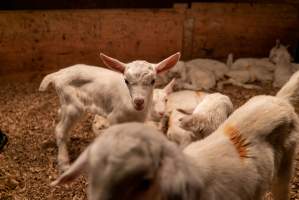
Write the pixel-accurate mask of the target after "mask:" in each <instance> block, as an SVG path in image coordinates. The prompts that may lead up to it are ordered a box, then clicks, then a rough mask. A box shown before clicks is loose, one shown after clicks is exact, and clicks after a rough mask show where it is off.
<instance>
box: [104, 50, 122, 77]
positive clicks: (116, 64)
mask: <svg viewBox="0 0 299 200" xmlns="http://www.w3.org/2000/svg"><path fill="white" fill-rule="evenodd" d="M100 58H101V60H102V61H103V63H104V64H105V65H106V67H108V68H110V69H112V70H116V71H118V72H120V73H124V72H125V69H126V64H125V63H123V62H120V61H119V60H117V59H115V58H111V57H109V56H107V55H105V54H103V53H100Z"/></svg>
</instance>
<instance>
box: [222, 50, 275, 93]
mask: <svg viewBox="0 0 299 200" xmlns="http://www.w3.org/2000/svg"><path fill="white" fill-rule="evenodd" d="M227 66H228V67H229V69H230V70H229V71H228V72H227V73H226V76H228V77H229V79H228V80H226V81H222V82H219V83H218V85H217V86H218V88H219V89H222V88H223V85H225V84H232V85H236V86H239V87H243V88H247V89H260V87H259V86H256V85H252V84H248V83H252V82H255V81H259V82H269V81H272V80H273V71H274V70H275V67H276V66H275V65H274V64H273V63H271V61H270V60H269V59H268V58H239V59H237V60H235V61H234V62H233V54H229V55H228V59H227Z"/></svg>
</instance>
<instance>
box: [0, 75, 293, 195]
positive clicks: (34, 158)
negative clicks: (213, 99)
mask: <svg viewBox="0 0 299 200" xmlns="http://www.w3.org/2000/svg"><path fill="white" fill-rule="evenodd" d="M38 85H39V82H35V81H33V82H31V83H22V84H6V85H3V84H2V85H0V129H1V130H2V131H3V132H5V133H7V135H8V137H9V142H8V144H7V145H6V147H5V148H4V149H3V151H2V152H0V200H13V199H16V200H27V199H28V200H35V199H36V200H41V199H53V200H54V199H55V200H59V199H73V200H79V199H86V193H85V188H86V182H85V179H84V178H83V177H81V178H79V179H78V180H76V181H75V182H73V183H72V184H69V185H65V186H57V187H50V186H49V183H50V182H51V181H53V180H54V179H55V178H56V177H57V173H58V172H57V168H56V167H57V163H56V156H57V148H56V143H55V137H54V133H53V132H54V126H55V123H56V121H57V110H58V105H59V102H58V98H57V96H56V94H55V92H54V90H53V89H52V88H51V89H50V90H49V92H44V93H40V92H38V90H37V88H38ZM263 88H264V89H262V90H259V91H255V90H246V89H241V88H237V87H232V86H228V87H226V88H224V90H223V91H222V92H223V93H225V94H227V95H229V96H230V97H231V98H232V100H233V103H234V105H235V108H237V107H239V106H240V105H241V104H243V103H244V102H245V101H246V100H247V99H249V98H250V97H252V96H254V95H257V94H274V93H275V92H276V91H275V90H273V89H271V87H269V86H267V85H266V86H264V87H263ZM94 137H95V135H94V134H93V133H92V130H91V116H89V117H88V116H87V117H85V118H84V119H82V121H81V123H79V124H77V126H76V127H75V129H74V130H73V131H72V133H71V145H70V150H71V157H72V159H75V158H76V157H77V156H78V155H79V153H80V152H81V151H83V149H84V148H85V147H86V146H87V145H88V144H89V143H90V142H91V141H92V139H93V138H94ZM297 157H298V159H299V155H298V156H297ZM298 159H297V160H298ZM290 190H291V199H299V162H298V164H297V166H296V177H295V178H294V181H293V183H292V185H291V186H290Z"/></svg>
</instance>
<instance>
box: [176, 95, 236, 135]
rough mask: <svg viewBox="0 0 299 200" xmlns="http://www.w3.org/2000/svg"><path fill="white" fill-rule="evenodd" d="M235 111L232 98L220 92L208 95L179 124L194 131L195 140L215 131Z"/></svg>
mask: <svg viewBox="0 0 299 200" xmlns="http://www.w3.org/2000/svg"><path fill="white" fill-rule="evenodd" d="M232 112H233V104H232V102H231V100H230V98H229V97H228V96H226V95H223V94H220V93H213V94H209V95H206V96H205V97H204V99H203V100H202V101H201V102H200V103H199V104H198V105H197V106H196V108H195V110H194V111H193V112H192V114H191V115H188V116H184V117H182V118H181V119H180V122H179V126H180V127H181V128H183V129H185V130H187V131H191V132H193V133H194V136H195V140H199V139H203V138H205V137H206V136H208V135H210V134H211V133H212V132H214V131H215V130H216V129H217V128H218V127H219V125H220V124H221V123H223V122H224V121H225V120H226V119H227V117H228V116H229V115H230V114H231V113H232Z"/></svg>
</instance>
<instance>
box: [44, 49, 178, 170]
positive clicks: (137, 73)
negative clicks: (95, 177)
mask: <svg viewBox="0 0 299 200" xmlns="http://www.w3.org/2000/svg"><path fill="white" fill-rule="evenodd" d="M100 56H101V59H102V61H103V63H104V64H105V65H106V66H107V67H109V68H110V69H113V70H115V71H112V70H109V69H105V68H101V67H94V66H88V65H83V64H78V65H74V66H71V67H67V68H64V69H61V70H59V71H58V72H54V73H52V74H49V75H47V76H46V77H45V78H44V79H43V80H42V82H41V84H40V88H39V90H40V91H45V90H46V89H47V87H48V85H49V84H51V83H52V84H53V85H54V87H55V89H56V91H57V94H58V96H59V98H60V104H61V107H60V111H59V114H60V121H59V123H58V124H57V126H56V128H55V133H56V139H57V145H58V166H59V169H60V170H61V171H64V170H65V169H67V168H68V167H69V156H68V151H67V146H66V145H67V140H68V132H69V130H70V129H71V128H72V126H73V125H74V124H75V123H76V121H77V120H78V119H79V118H80V116H81V115H82V114H83V113H84V112H85V111H89V112H91V113H94V114H98V115H101V116H102V117H105V118H107V119H108V122H109V124H117V123H122V122H129V121H139V122H144V121H145V119H146V117H147V115H148V110H149V108H150V106H151V101H152V94H153V89H154V86H155V80H156V76H157V74H159V73H161V72H163V71H167V70H169V69H170V68H172V67H173V66H174V65H175V64H176V63H177V62H178V60H179V58H180V53H176V54H174V55H172V56H170V57H168V58H166V59H165V60H163V61H161V62H160V63H158V64H152V63H148V62H146V61H143V60H137V61H133V62H131V63H127V64H125V63H123V62H121V61H118V60H116V59H114V58H111V57H109V56H106V55H104V54H101V55H100Z"/></svg>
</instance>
